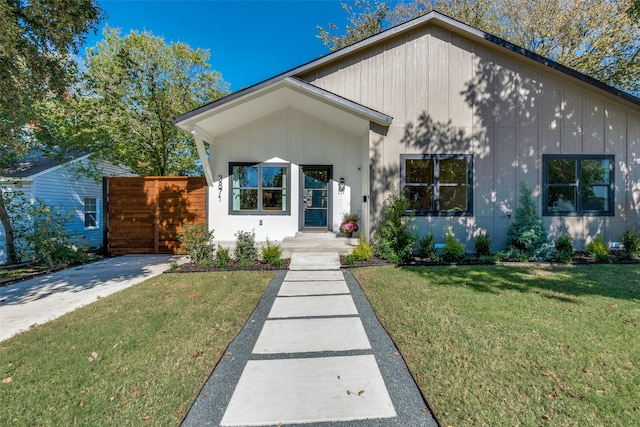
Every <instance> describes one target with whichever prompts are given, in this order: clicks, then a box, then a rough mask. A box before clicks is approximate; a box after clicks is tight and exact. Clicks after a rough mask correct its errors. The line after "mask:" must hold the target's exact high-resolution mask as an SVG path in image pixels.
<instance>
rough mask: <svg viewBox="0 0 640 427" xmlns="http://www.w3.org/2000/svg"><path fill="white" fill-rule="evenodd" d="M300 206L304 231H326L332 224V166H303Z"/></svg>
mask: <svg viewBox="0 0 640 427" xmlns="http://www.w3.org/2000/svg"><path fill="white" fill-rule="evenodd" d="M300 169H301V183H300V189H301V193H302V194H301V195H300V200H301V202H302V206H301V208H300V213H301V223H302V227H301V228H302V231H318V232H324V231H327V230H328V227H329V224H331V219H332V218H331V207H330V203H331V200H332V198H331V186H330V185H329V182H330V181H331V178H332V176H331V173H332V167H331V166H302V167H301V168H300Z"/></svg>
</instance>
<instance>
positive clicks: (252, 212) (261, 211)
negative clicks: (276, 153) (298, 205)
mask: <svg viewBox="0 0 640 427" xmlns="http://www.w3.org/2000/svg"><path fill="white" fill-rule="evenodd" d="M236 166H255V167H257V168H258V187H257V191H258V195H259V197H258V209H255V210H234V209H233V190H234V186H233V168H234V167H236ZM263 167H284V168H286V170H287V179H286V184H285V185H286V187H283V188H284V189H285V190H286V193H285V201H286V203H287V208H286V209H285V210H282V211H280V210H270V209H263V208H262V196H261V194H262V168H263ZM240 188H241V187H240ZM229 215H274V216H279V215H291V163H283V162H278V163H266V162H262V163H260V162H258V163H255V162H229Z"/></svg>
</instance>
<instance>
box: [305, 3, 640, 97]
mask: <svg viewBox="0 0 640 427" xmlns="http://www.w3.org/2000/svg"><path fill="white" fill-rule="evenodd" d="M343 9H345V11H346V12H347V13H348V14H349V22H350V24H349V25H347V27H346V29H345V31H344V32H343V33H341V32H340V30H339V29H338V28H337V26H336V25H333V24H329V26H328V28H326V29H325V28H323V27H318V28H319V30H320V34H319V35H318V37H319V38H320V39H321V40H322V42H323V44H324V45H325V46H327V47H328V48H329V49H331V50H336V49H340V48H342V47H345V46H347V45H349V44H352V43H355V42H357V41H359V40H362V39H364V38H366V37H368V36H371V35H373V34H376V33H377V32H379V31H380V30H382V29H386V28H389V27H391V26H393V25H397V24H400V23H402V22H405V21H407V20H409V19H411V18H415V17H417V16H420V15H423V14H425V13H428V12H430V11H431V10H438V11H440V12H442V13H444V14H446V15H448V16H451V17H452V18H455V19H458V20H460V21H462V22H464V23H466V24H469V25H471V26H473V27H475V28H478V29H480V30H483V31H485V32H487V33H489V34H493V35H495V36H498V37H500V38H503V39H505V40H508V41H510V42H512V43H514V44H516V45H518V46H522V47H524V48H526V49H528V50H530V51H532V52H535V53H537V54H539V55H542V56H544V57H547V58H550V59H553V60H555V61H557V62H559V63H561V64H563V65H566V66H568V67H570V68H573V69H575V70H578V71H580V72H582V73H584V74H587V75H589V76H591V77H594V78H596V79H598V80H601V81H603V82H605V83H608V84H610V85H612V86H615V87H618V88H620V89H622V90H625V91H628V92H629V93H632V94H639V93H640V22H639V20H638V19H637V18H638V17H640V0H594V1H582V0H538V1H524V0H410V1H407V2H401V3H398V4H396V6H395V7H393V8H391V7H389V6H388V4H387V3H386V2H385V1H381V0H358V1H356V2H355V3H354V5H353V7H350V6H348V5H346V4H344V5H343Z"/></svg>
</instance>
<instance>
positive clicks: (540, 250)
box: [507, 182, 551, 261]
mask: <svg viewBox="0 0 640 427" xmlns="http://www.w3.org/2000/svg"><path fill="white" fill-rule="evenodd" d="M507 249H508V251H509V252H510V253H511V254H513V256H512V257H513V258H516V256H515V255H516V254H518V257H521V254H524V255H526V257H527V258H528V259H530V260H532V261H540V260H547V259H549V258H550V257H551V243H550V242H549V239H548V237H547V233H546V231H545V229H544V225H543V223H542V218H540V216H539V215H538V208H537V206H536V203H535V200H534V199H533V197H532V195H531V190H529V189H528V188H527V186H526V185H525V184H524V182H520V198H519V205H518V208H517V209H516V212H515V216H514V220H513V222H512V223H511V225H510V226H509V229H508V230H507Z"/></svg>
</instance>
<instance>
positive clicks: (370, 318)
mask: <svg viewBox="0 0 640 427" xmlns="http://www.w3.org/2000/svg"><path fill="white" fill-rule="evenodd" d="M218 425H221V426H251V425H252V426H261V425H287V426H291V425H305V426H308V425H331V426H337V425H340V426H409V425H410V426H437V425H438V424H437V422H436V420H435V419H434V418H433V416H432V415H431V413H430V411H429V410H428V405H427V403H426V402H425V400H424V398H423V396H422V394H421V393H420V391H419V389H418V387H417V386H416V384H415V382H414V381H413V378H412V377H411V375H410V373H409V371H408V370H407V367H406V365H405V363H404V360H403V359H402V356H401V355H400V354H399V352H398V350H397V349H396V347H395V345H394V344H393V342H392V341H391V339H390V338H389V336H388V334H387V333H386V331H385V330H384V329H383V328H382V326H381V325H380V323H379V322H378V320H377V318H376V317H375V314H374V313H373V310H372V309H371V306H370V304H369V302H368V301H367V299H366V297H365V296H364V294H363V293H362V290H361V289H360V286H359V285H358V283H357V282H356V280H355V279H354V277H353V276H352V275H351V274H350V272H343V271H341V270H340V262H339V258H338V254H337V253H336V254H326V253H322V254H313V253H305V254H302V253H294V254H293V255H292V257H291V265H290V270H289V271H288V272H279V273H278V274H277V275H276V277H275V278H274V279H273V280H272V282H271V283H270V284H269V287H268V288H267V290H266V292H265V294H264V296H263V298H262V300H261V301H260V303H259V305H258V307H257V308H256V310H255V311H254V313H253V314H252V315H251V317H250V318H249V320H248V321H247V323H246V324H245V326H244V327H243V329H242V330H241V332H240V333H239V334H238V336H237V337H236V338H235V339H234V340H233V341H232V343H231V344H230V345H229V347H228V348H227V351H226V353H225V354H224V356H223V357H222V359H221V360H220V362H219V363H218V365H217V366H216V368H215V369H214V371H213V373H212V374H211V376H210V377H209V379H208V380H207V382H206V384H205V386H204V387H203V388H202V390H201V392H200V394H199V396H198V398H197V399H196V401H195V402H194V404H193V406H192V408H191V409H190V411H189V413H188V414H187V416H186V418H185V420H184V422H183V426H198V427H200V426H218Z"/></svg>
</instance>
